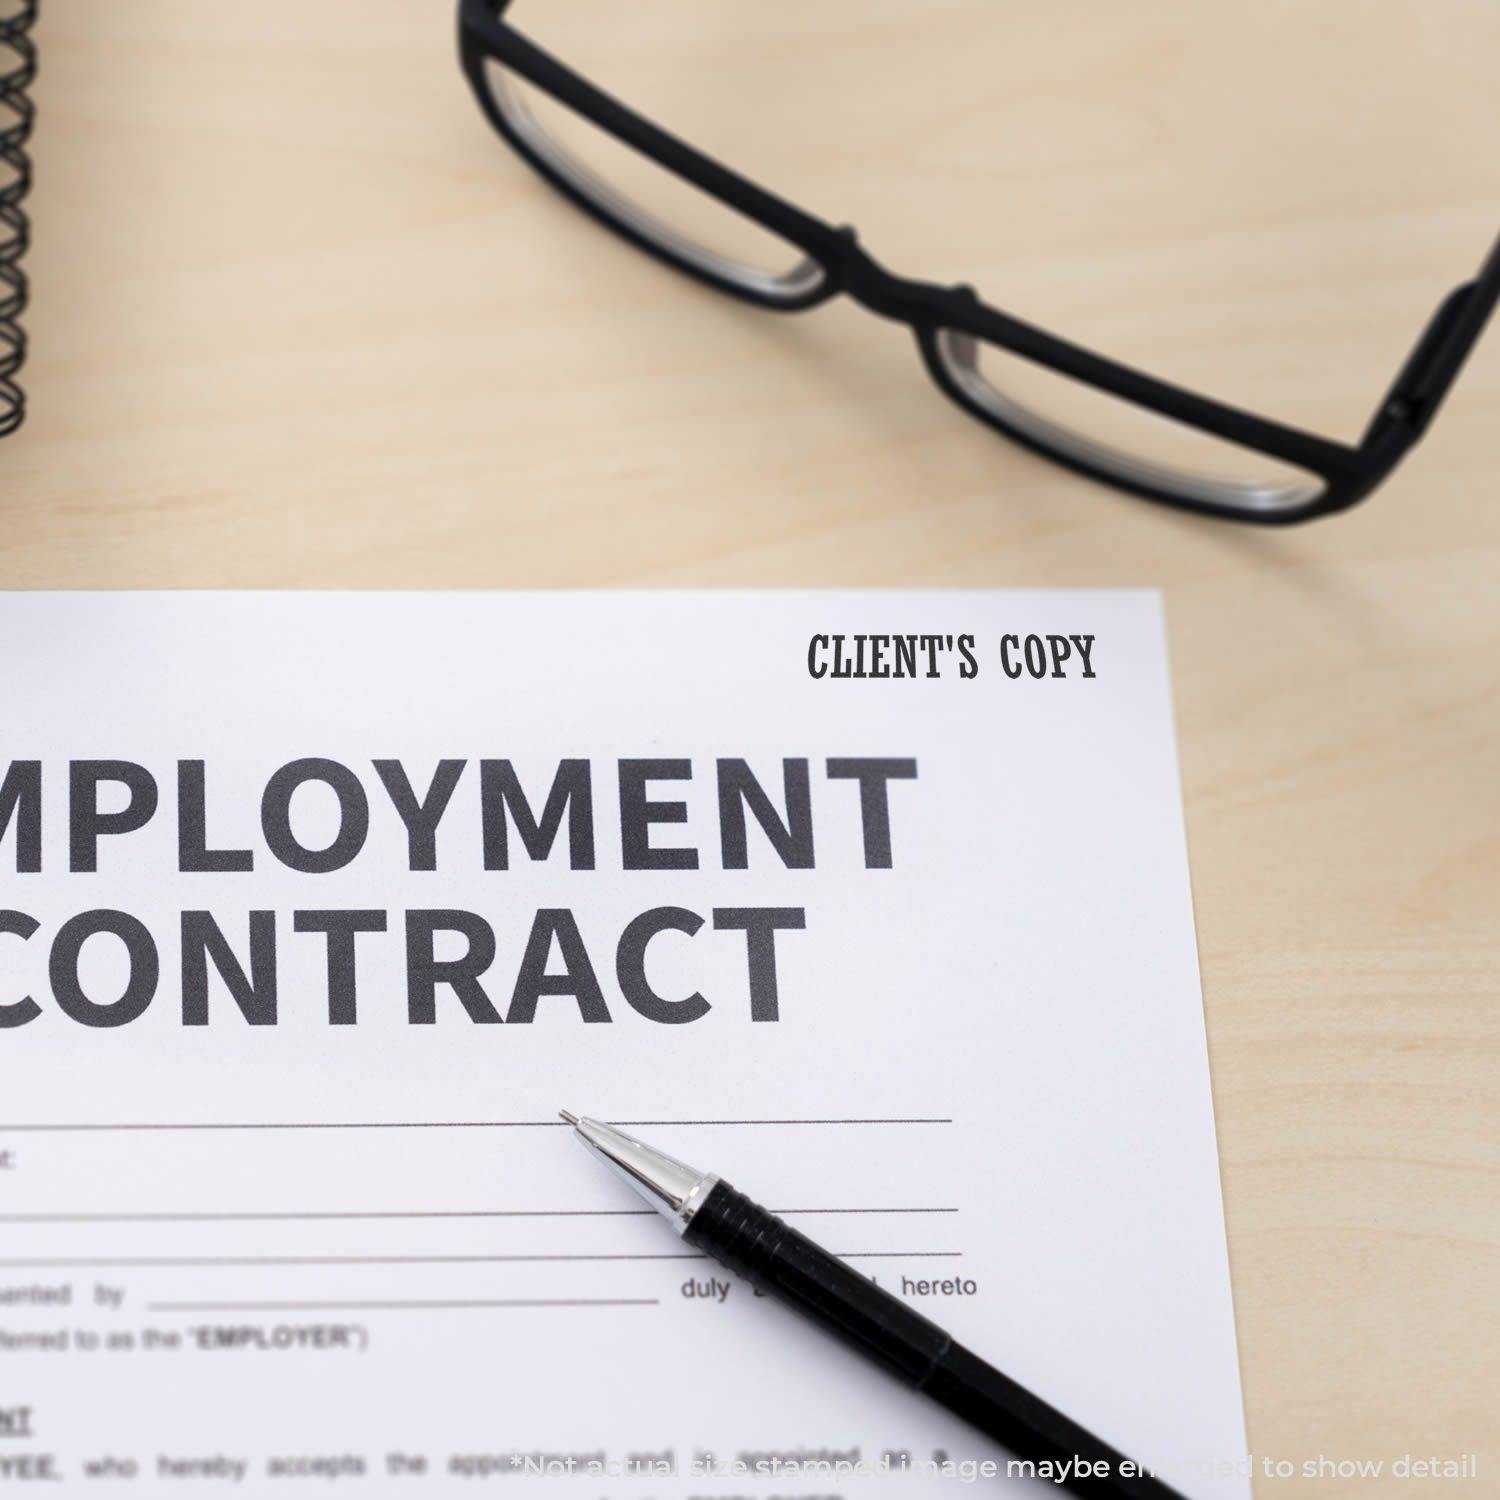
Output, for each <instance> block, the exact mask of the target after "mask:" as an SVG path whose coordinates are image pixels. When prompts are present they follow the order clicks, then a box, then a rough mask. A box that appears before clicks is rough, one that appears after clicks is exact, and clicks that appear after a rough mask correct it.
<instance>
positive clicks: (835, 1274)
mask: <svg viewBox="0 0 1500 1500" xmlns="http://www.w3.org/2000/svg"><path fill="white" fill-rule="evenodd" d="M682 1237H683V1239H684V1240H686V1241H687V1243H688V1244H690V1245H694V1246H696V1247H697V1248H698V1249H700V1250H705V1251H707V1252H708V1254H710V1255H712V1256H713V1257H714V1259H715V1260H717V1261H720V1262H722V1263H723V1264H724V1265H726V1266H728V1267H729V1269H730V1270H731V1271H737V1272H739V1274H740V1275H741V1276H743V1277H745V1279H746V1280H747V1281H750V1282H751V1283H753V1284H754V1285H755V1286H757V1287H759V1288H760V1289H761V1290H762V1291H763V1292H767V1293H769V1294H770V1295H771V1296H773V1297H776V1298H778V1299H779V1300H780V1301H782V1302H785V1303H788V1304H789V1305H790V1306H792V1307H795V1308H796V1309H797V1310H798V1312H801V1313H805V1314H806V1315H807V1316H808V1317H810V1318H813V1319H814V1320H815V1321H817V1322H819V1323H822V1324H823V1325H824V1326H825V1327H826V1328H829V1329H830V1330H831V1331H832V1332H834V1333H836V1334H838V1335H839V1336H840V1337H841V1338H843V1339H845V1340H846V1341H847V1342H848V1343H851V1344H853V1345H854V1346H855V1347H856V1348H857V1349H859V1350H860V1351H861V1352H863V1353H864V1354H866V1355H868V1356H869V1357H870V1358H871V1359H873V1360H875V1361H876V1362H877V1363H878V1364H881V1365H883V1366H884V1367H885V1368H886V1369H887V1370H889V1371H890V1372H891V1373H892V1374H893V1375H896V1376H898V1377H899V1378H900V1379H902V1380H904V1381H905V1382H906V1383H907V1384H908V1385H916V1386H919V1385H921V1384H922V1382H923V1381H924V1380H925V1379H926V1378H927V1376H928V1375H929V1374H931V1372H932V1371H933V1370H934V1369H935V1368H936V1366H937V1363H938V1361H939V1360H940V1359H941V1358H942V1356H943V1354H944V1353H945V1352H946V1351H947V1349H948V1348H949V1346H950V1345H951V1344H952V1343H953V1340H952V1338H951V1337H950V1336H949V1335H948V1334H946V1333H944V1332H943V1330H942V1329H941V1328H939V1327H938V1326H937V1324H936V1323H931V1322H929V1321H928V1320H927V1319H926V1318H924V1317H923V1316H922V1315H921V1313H918V1312H913V1311H912V1309H911V1308H909V1307H908V1306H907V1305H906V1304H905V1303H904V1302H900V1301H898V1300H897V1299H896V1298H895V1297H892V1296H890V1295H889V1294H888V1293H886V1292H883V1291H881V1290H880V1288H879V1287H878V1286H876V1285H875V1283H874V1282H872V1281H870V1280H869V1279H868V1278H866V1277H864V1276H861V1275H860V1274H859V1272H858V1271H855V1270H853V1269H852V1268H851V1267H849V1266H847V1265H846V1264H845V1263H844V1262H843V1261H841V1260H839V1259H838V1257H837V1256H834V1255H830V1254H829V1253H828V1252H827V1251H826V1250H825V1249H823V1248H822V1246H821V1245H816V1244H814V1243H813V1242H812V1241H811V1240H810V1239H808V1238H807V1236H806V1235H805V1234H799V1233H798V1232H797V1231H796V1230H795V1229H793V1228H792V1227H791V1226H790V1225H789V1224H786V1223H784V1222H783V1221H782V1220H781V1219H778V1218H777V1217H776V1215H775V1214H773V1213H771V1212H769V1211H768V1210H766V1209H764V1208H762V1207H761V1206H760V1205H759V1204H758V1203H755V1202H753V1201H752V1200H751V1199H749V1198H747V1197H746V1196H745V1195H744V1194H743V1193H741V1192H736V1191H735V1189H734V1188H732V1187H730V1186H729V1184H728V1183H727V1182H719V1183H716V1184H715V1185H714V1187H713V1188H712V1189H711V1190H710V1192H709V1194H708V1197H707V1198H706V1199H704V1201H703V1205H702V1207H700V1208H699V1209H698V1210H697V1212H696V1213H695V1214H694V1215H693V1217H692V1219H691V1220H689V1222H688V1227H687V1229H686V1231H685V1232H684V1233H683V1236H682Z"/></svg>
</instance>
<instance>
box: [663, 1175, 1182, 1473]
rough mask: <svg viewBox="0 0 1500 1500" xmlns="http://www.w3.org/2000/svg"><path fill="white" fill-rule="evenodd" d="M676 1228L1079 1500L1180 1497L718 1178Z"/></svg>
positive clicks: (950, 1336)
mask: <svg viewBox="0 0 1500 1500" xmlns="http://www.w3.org/2000/svg"><path fill="white" fill-rule="evenodd" d="M682 1237H683V1239H684V1240H685V1241H686V1242H687V1243H688V1244H689V1245H692V1246H694V1247H695V1248H697V1249H699V1250H703V1251H705V1252H707V1253H708V1254H709V1255H711V1256H713V1258H714V1259H715V1260H717V1261H719V1262H720V1263H721V1264H723V1265H725V1266H727V1267H728V1268H729V1269H730V1270H731V1271H736V1272H738V1273H739V1274H740V1275H741V1276H743V1277H745V1278H746V1280H748V1281H750V1282H751V1283H753V1284H754V1285H755V1286H757V1287H759V1288H760V1290H761V1291H763V1292H766V1293H768V1294H769V1295H770V1296H773V1297H776V1298H777V1299H779V1300H780V1301H782V1302H784V1303H786V1304H788V1305H789V1306H791V1307H794V1308H796V1309H797V1310H798V1311H799V1312H801V1313H804V1314H805V1315H806V1316H807V1317H809V1318H811V1319H812V1320H813V1321H814V1322H816V1323H820V1324H822V1326H823V1327H824V1328H826V1329H828V1330H829V1331H830V1332H831V1333H834V1334H836V1335H837V1336H838V1337H840V1338H842V1339H843V1340H844V1341H845V1342H846V1343H848V1344H851V1345H853V1346H854V1348H856V1349H857V1350H859V1351H860V1352H861V1353H863V1354H864V1355H866V1356H867V1357H868V1358H869V1359H871V1360H873V1361H874V1362H875V1363H876V1364H879V1365H882V1366H883V1367H884V1368H885V1369H887V1370H888V1371H890V1372H891V1373H892V1374H893V1375H895V1376H897V1377H898V1378H899V1379H901V1380H903V1381H905V1382H906V1384H908V1385H911V1386H915V1387H916V1388H917V1389H918V1390H921V1391H924V1392H925V1393H926V1394H927V1395H928V1396H930V1397H931V1398H932V1399H933V1400H934V1401H936V1402H937V1403H938V1404H939V1405H940V1406H943V1407H946V1408H947V1409H948V1410H949V1411H951V1412H952V1413H953V1414H954V1415H955V1416H958V1417H961V1418H963V1419H964V1420H965V1421H967V1422H969V1423H972V1424H973V1426H974V1427H975V1428H977V1429H978V1430H979V1431H980V1432H983V1433H985V1434H987V1435H988V1436H990V1437H992V1438H997V1439H999V1441H1000V1442H1001V1443H1003V1444H1004V1445H1005V1446H1006V1447H1008V1448H1009V1449H1010V1450H1011V1451H1012V1452H1013V1453H1015V1454H1017V1455H1018V1456H1020V1457H1022V1458H1026V1459H1029V1460H1031V1461H1032V1462H1036V1463H1039V1462H1041V1461H1042V1460H1044V1459H1045V1460H1049V1461H1051V1462H1052V1463H1054V1464H1056V1465H1060V1466H1066V1467H1065V1468H1064V1469H1063V1472H1064V1473H1065V1474H1067V1477H1066V1478H1063V1479H1061V1481H1060V1482H1059V1484H1058V1488H1060V1489H1062V1490H1064V1491H1066V1492H1067V1493H1068V1494H1070V1495H1076V1496H1080V1497H1089V1500H1106V1497H1107V1500H1183V1497H1182V1496H1181V1495H1180V1494H1179V1493H1178V1492H1177V1491H1176V1490H1174V1489H1173V1488H1171V1487H1170V1486H1169V1485H1167V1484H1164V1483H1163V1482H1162V1481H1161V1480H1159V1479H1157V1478H1155V1477H1154V1476H1152V1475H1151V1474H1149V1473H1142V1472H1138V1471H1137V1469H1136V1466H1135V1465H1133V1464H1130V1463H1129V1461H1128V1460H1127V1459H1126V1458H1125V1455H1124V1454H1122V1453H1120V1452H1119V1450H1118V1449H1115V1448H1113V1447H1111V1446H1110V1445H1109V1444H1108V1443H1106V1442H1105V1441H1104V1440H1103V1439H1102V1438H1099V1437H1096V1436H1095V1435H1094V1434H1093V1433H1092V1432H1090V1431H1088V1429H1087V1428H1084V1427H1080V1426H1079V1425H1078V1423H1076V1422H1074V1421H1073V1420H1072V1419H1071V1418H1069V1417H1067V1416H1065V1415H1064V1414H1063V1413H1062V1412H1060V1411H1058V1410H1057V1409H1056V1408H1055V1407H1053V1406H1049V1405H1048V1404H1047V1403H1046V1402H1045V1401H1043V1400H1042V1399H1041V1398H1040V1397H1038V1396H1034V1395H1032V1394H1031V1392H1030V1391H1028V1390H1026V1389H1025V1388H1024V1387H1023V1386H1020V1385H1018V1384H1017V1383H1016V1382H1015V1381H1013V1380H1012V1379H1010V1377H1009V1376H1007V1375H1005V1374H1002V1373H1001V1371H999V1370H997V1369H995V1368H994V1367H993V1366H991V1365H988V1364H986V1363H985V1362H984V1361H983V1360H982V1359H980V1358H979V1357H978V1356H977V1355H976V1354H973V1353H972V1352H971V1351H970V1350H968V1349H966V1348H964V1346H963V1345H962V1344H959V1343H957V1342H956V1341H955V1340H954V1339H953V1337H952V1335H950V1334H947V1333H945V1332H944V1331H943V1330H942V1329H941V1328H939V1327H938V1326H937V1324H936V1323H932V1322H930V1321H929V1320H928V1319H926V1318H924V1317H923V1316H922V1315H921V1314H920V1313H918V1312H913V1311H912V1309H911V1308H910V1307H908V1306H907V1305H906V1303H904V1302H903V1301H901V1299H900V1298H899V1297H895V1296H892V1295H891V1293H889V1292H885V1291H882V1290H881V1289H880V1288H879V1287H878V1286H876V1285H875V1283H874V1282H872V1281H870V1280H868V1279H867V1278H865V1277H864V1276H861V1275H860V1274H859V1272H858V1271H855V1270H853V1269H852V1268H851V1267H849V1266H848V1265H846V1264H845V1263H844V1262H843V1261H841V1260H839V1259H838V1257H837V1256H834V1255H830V1254H829V1253H828V1251H826V1250H824V1249H823V1248H822V1247H821V1246H819V1245H815V1244H814V1243H813V1242H812V1241H811V1240H810V1239H808V1238H807V1236H806V1235H804V1234H799V1233H798V1232H797V1231H796V1230H795V1229H793V1228H791V1227H790V1225H788V1224H786V1223H784V1222H783V1221H782V1220H781V1219H778V1218H777V1217H776V1215H775V1214H773V1213H771V1212H769V1211H768V1210H767V1209H764V1208H762V1207H761V1206H760V1205H759V1204H758V1203H755V1202H753V1201H752V1200H751V1199H749V1198H747V1197H746V1196H745V1195H744V1194H743V1193H741V1192H738V1191H736V1190H735V1189H734V1188H732V1187H730V1186H729V1184H728V1183H727V1182H724V1181H720V1182H718V1183H716V1184H715V1185H714V1187H713V1188H712V1189H711V1190H710V1192H709V1194H708V1196H707V1197H706V1198H705V1199H704V1200H703V1204H702V1206H701V1207H700V1208H698V1210H697V1211H696V1212H695V1213H694V1214H693V1216H692V1218H691V1219H689V1220H688V1223H687V1227H686V1229H684V1231H683V1235H682ZM1085 1462H1086V1463H1087V1465H1088V1468H1087V1469H1083V1468H1082V1465H1083V1463H1085Z"/></svg>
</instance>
